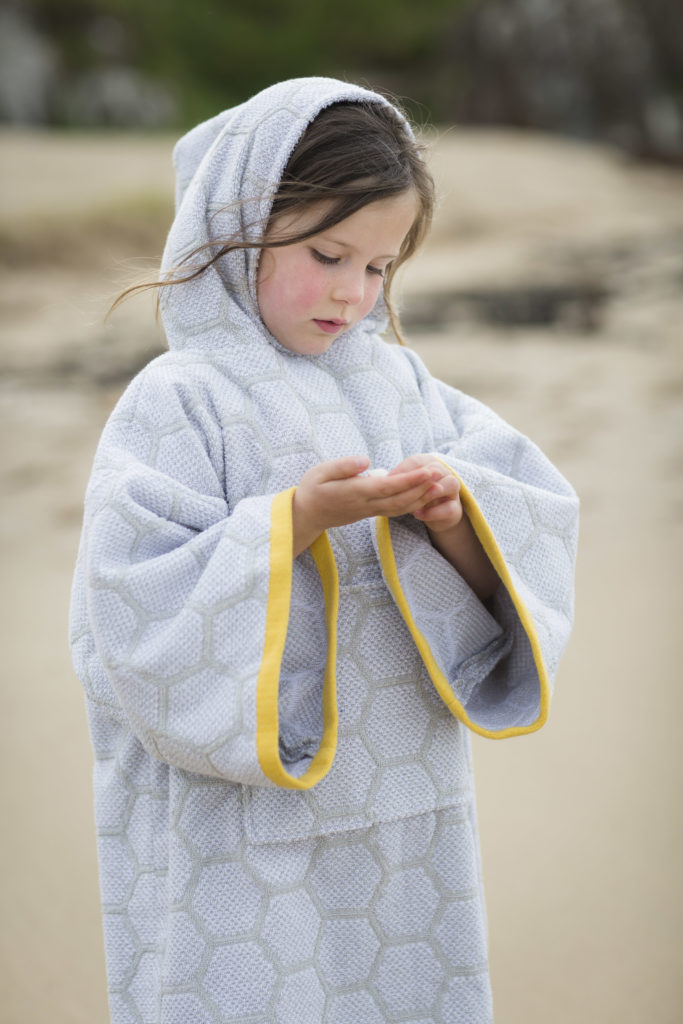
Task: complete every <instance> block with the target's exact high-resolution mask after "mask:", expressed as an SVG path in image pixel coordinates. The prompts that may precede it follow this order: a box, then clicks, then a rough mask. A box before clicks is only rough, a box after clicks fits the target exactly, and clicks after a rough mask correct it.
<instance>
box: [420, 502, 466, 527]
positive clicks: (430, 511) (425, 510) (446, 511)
mask: <svg viewBox="0 0 683 1024" xmlns="http://www.w3.org/2000/svg"><path fill="white" fill-rule="evenodd" d="M413 515H414V516H415V517H416V518H417V519H421V520H422V521H423V522H425V523H439V522H443V521H444V520H447V519H449V520H452V521H453V523H457V522H459V521H460V520H461V519H462V516H463V508H462V505H461V504H460V502H459V501H456V500H452V499H451V500H448V501H440V502H437V503H436V505H432V506H423V507H422V508H419V509H417V510H416V511H415V512H414V513H413Z"/></svg>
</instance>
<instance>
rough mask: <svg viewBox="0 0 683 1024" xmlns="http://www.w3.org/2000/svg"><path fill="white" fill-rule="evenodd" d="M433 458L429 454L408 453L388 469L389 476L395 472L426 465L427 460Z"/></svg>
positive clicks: (431, 460)
mask: <svg viewBox="0 0 683 1024" xmlns="http://www.w3.org/2000/svg"><path fill="white" fill-rule="evenodd" d="M433 461H434V460H433V459H432V457H431V456H430V455H409V456H408V458H407V459H404V460H403V462H399V464H398V465H397V466H394V467H393V469H390V470H389V476H394V475H395V474H396V473H405V472H407V471H408V470H409V469H416V468H417V467H418V466H426V465H427V463H428V462H433Z"/></svg>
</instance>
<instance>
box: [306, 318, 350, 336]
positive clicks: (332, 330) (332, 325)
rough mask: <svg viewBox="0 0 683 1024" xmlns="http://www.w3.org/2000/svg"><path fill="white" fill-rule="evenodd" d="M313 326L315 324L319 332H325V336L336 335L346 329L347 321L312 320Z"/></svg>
mask: <svg viewBox="0 0 683 1024" xmlns="http://www.w3.org/2000/svg"><path fill="white" fill-rule="evenodd" d="M313 323H314V324H317V325H318V327H319V328H320V330H321V331H325V332H326V333H327V334H336V333H337V332H338V331H341V330H342V329H343V328H344V327H346V325H347V323H348V320H315V319H314V320H313Z"/></svg>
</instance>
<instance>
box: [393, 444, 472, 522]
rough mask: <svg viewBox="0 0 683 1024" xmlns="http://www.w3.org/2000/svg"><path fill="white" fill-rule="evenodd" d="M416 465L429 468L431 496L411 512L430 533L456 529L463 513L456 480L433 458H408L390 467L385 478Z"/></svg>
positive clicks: (458, 482)
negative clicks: (431, 483) (454, 527)
mask: <svg viewBox="0 0 683 1024" xmlns="http://www.w3.org/2000/svg"><path fill="white" fill-rule="evenodd" d="M418 466H423V467H429V469H430V471H431V472H432V473H433V475H434V480H435V482H434V487H433V489H432V493H431V494H428V495H427V498H428V499H429V500H428V501H426V502H425V503H424V504H423V505H421V506H420V507H419V508H417V509H415V510H414V511H413V515H414V516H415V518H416V519H419V520H420V521H421V522H423V523H424V524H425V526H426V527H427V528H428V529H429V530H430V531H431V532H432V533H441V532H443V531H444V530H449V529H450V528H451V527H453V526H457V525H458V524H459V523H460V522H461V521H462V518H463V514H464V513H463V507H462V504H461V502H460V481H459V480H458V478H457V477H456V476H453V474H452V473H451V472H449V470H448V469H446V467H445V466H444V464H443V463H442V462H438V461H437V460H436V459H435V458H434V456H433V455H427V454H424V455H410V456H409V457H408V458H407V459H404V460H403V462H400V463H399V464H398V466H394V468H393V469H392V470H391V472H390V473H389V478H391V477H392V476H393V475H394V473H399V474H402V473H405V472H408V471H410V470H412V469H415V468H416V467H418Z"/></svg>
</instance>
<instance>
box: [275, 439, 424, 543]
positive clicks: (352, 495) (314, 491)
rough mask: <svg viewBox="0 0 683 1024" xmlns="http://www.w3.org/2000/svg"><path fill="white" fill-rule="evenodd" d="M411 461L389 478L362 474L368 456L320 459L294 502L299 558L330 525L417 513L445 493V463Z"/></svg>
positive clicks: (303, 482) (304, 481)
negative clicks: (323, 460) (442, 464)
mask: <svg viewBox="0 0 683 1024" xmlns="http://www.w3.org/2000/svg"><path fill="white" fill-rule="evenodd" d="M417 458H421V456H418V457H417ZM425 458H426V456H425ZM408 462H410V460H409V459H407V460H406V463H408ZM406 463H402V464H401V465H402V466H403V467H404V468H401V466H397V467H395V468H394V469H393V470H392V471H391V473H389V474H387V475H386V476H359V474H360V473H362V472H363V470H365V469H367V468H368V466H369V464H370V460H369V459H368V458H367V456H347V457H345V458H341V459H332V460H331V461H329V462H320V463H318V465H317V466H313V467H312V468H311V469H309V470H308V471H307V472H306V473H304V475H303V476H302V477H301V480H300V481H299V484H298V486H297V488H296V491H295V492H294V500H293V503H292V517H293V522H294V557H295V558H296V556H297V555H299V554H300V553H301V552H302V551H303V550H304V548H307V547H308V546H309V545H310V544H312V543H313V541H314V540H315V539H316V537H318V536H320V534H321V533H322V532H323V531H324V530H326V529H328V527H330V526H344V525H346V524H347V523H355V522H358V520H360V519H366V518H368V517H369V516H402V515H405V514H406V513H410V512H412V513H414V512H415V511H416V510H417V509H420V508H423V507H424V506H425V504H426V503H428V502H429V501H430V499H431V498H434V497H437V496H438V495H440V494H441V493H442V492H441V490H440V488H441V486H442V485H441V484H438V485H437V483H436V481H437V480H439V479H440V478H441V476H442V474H443V468H444V467H443V466H441V465H440V464H438V465H437V464H436V463H433V462H432V460H429V459H428V460H427V463H425V464H423V463H419V462H418V463H411V464H410V465H406ZM429 463H431V464H429ZM434 488H435V489H434Z"/></svg>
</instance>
